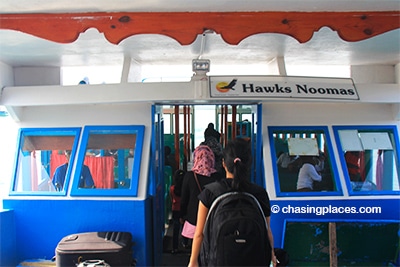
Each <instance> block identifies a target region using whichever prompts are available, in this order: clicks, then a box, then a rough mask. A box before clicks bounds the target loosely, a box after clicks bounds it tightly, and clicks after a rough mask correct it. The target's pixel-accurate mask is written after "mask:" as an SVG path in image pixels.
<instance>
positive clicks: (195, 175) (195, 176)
mask: <svg viewBox="0 0 400 267" xmlns="http://www.w3.org/2000/svg"><path fill="white" fill-rule="evenodd" d="M193 175H194V179H195V180H196V183H197V186H198V187H199V190H200V193H201V191H202V190H201V186H200V183H199V179H197V174H196V173H195V172H193Z"/></svg>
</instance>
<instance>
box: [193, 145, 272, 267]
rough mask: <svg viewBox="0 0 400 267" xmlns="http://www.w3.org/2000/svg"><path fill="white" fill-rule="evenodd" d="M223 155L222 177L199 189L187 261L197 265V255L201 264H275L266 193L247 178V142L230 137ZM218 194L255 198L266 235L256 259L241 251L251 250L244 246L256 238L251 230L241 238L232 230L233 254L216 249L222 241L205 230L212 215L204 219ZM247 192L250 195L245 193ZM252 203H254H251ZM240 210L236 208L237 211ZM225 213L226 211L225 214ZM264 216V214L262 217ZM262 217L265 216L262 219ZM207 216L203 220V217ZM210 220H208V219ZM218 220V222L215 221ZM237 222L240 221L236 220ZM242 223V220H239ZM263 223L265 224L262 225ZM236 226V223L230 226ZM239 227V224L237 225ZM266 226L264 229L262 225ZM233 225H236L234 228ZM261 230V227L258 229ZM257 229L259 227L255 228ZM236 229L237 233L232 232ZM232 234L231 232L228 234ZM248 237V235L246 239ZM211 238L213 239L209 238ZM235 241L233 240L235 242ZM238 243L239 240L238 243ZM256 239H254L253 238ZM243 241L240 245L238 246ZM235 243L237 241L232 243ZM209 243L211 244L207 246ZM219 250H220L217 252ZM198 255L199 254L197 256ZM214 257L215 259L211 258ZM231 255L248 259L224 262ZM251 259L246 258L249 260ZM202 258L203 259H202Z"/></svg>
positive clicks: (248, 151)
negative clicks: (223, 175) (192, 235)
mask: <svg viewBox="0 0 400 267" xmlns="http://www.w3.org/2000/svg"><path fill="white" fill-rule="evenodd" d="M223 154H224V158H223V163H222V164H223V167H224V168H225V171H226V179H222V180H220V181H217V182H215V183H211V184H209V185H207V186H205V188H204V190H203V191H202V192H201V193H200V195H199V196H198V198H199V200H200V201H199V207H198V214H197V224H196V226H197V227H196V231H195V234H194V239H193V244H192V253H191V256H190V261H189V265H188V266H189V267H197V266H199V258H201V259H202V262H201V265H202V266H216V265H218V263H220V264H221V263H223V264H224V265H229V264H232V265H241V264H243V265H245V266H250V265H258V266H260V265H265V266H269V264H270V262H271V260H272V262H273V266H276V264H277V262H276V257H275V254H274V249H273V248H274V246H273V244H274V241H273V236H272V232H271V228H270V203H269V197H268V194H267V192H266V191H265V189H264V188H262V187H260V186H258V185H256V184H253V183H251V182H250V181H249V173H250V168H251V160H252V159H251V148H250V145H249V142H248V141H246V140H244V139H241V138H238V139H235V140H233V141H230V142H228V144H227V145H226V147H225V149H224V153H223ZM227 192H239V193H233V194H225V193H227ZM222 195H224V196H225V195H235V196H236V195H240V196H243V195H244V197H246V198H250V199H254V198H255V199H256V200H257V201H254V202H255V203H257V202H258V203H259V205H258V204H257V206H258V208H260V206H261V209H262V212H260V213H261V214H263V215H262V216H260V214H259V215H258V216H260V217H261V219H260V220H262V222H261V223H260V224H264V230H265V231H264V233H265V235H266V239H267V240H266V242H265V244H263V248H265V250H263V251H262V252H261V254H263V255H261V256H259V257H258V258H259V259H260V260H259V262H254V260H253V259H252V258H251V257H248V254H244V253H247V252H249V253H250V254H251V253H253V251H249V250H248V249H247V250H246V248H249V247H246V246H247V245H248V244H245V243H251V240H252V238H253V237H254V238H258V236H260V235H261V233H259V234H255V235H254V234H251V236H246V237H244V238H242V236H241V234H243V233H239V231H238V230H235V231H234V232H235V233H234V234H237V238H236V237H235V236H233V239H235V238H236V240H234V241H233V243H237V244H239V247H236V248H233V251H234V250H235V249H236V250H237V253H236V255H232V254H229V253H230V252H227V251H222V252H216V250H218V249H219V248H220V247H221V245H222V243H224V242H225V241H219V240H218V242H216V240H215V239H216V238H217V236H219V235H217V234H214V233H211V234H209V233H208V231H210V230H209V229H208V226H209V224H211V223H212V220H213V216H210V218H208V219H207V215H208V214H209V212H210V215H211V213H212V212H211V209H212V208H214V207H212V205H213V203H214V201H215V202H219V201H220V199H221V198H223V197H220V196H222ZM249 195H251V196H249ZM218 197H220V198H218ZM253 204H254V203H253ZM239 213H240V212H239ZM227 216H229V214H227ZM264 216H265V217H264ZM264 218H265V219H264ZM206 220H207V221H206ZM209 221H210V222H209ZM218 223H219V222H218ZM238 224H240V223H238ZM242 224H243V223H242ZM265 225H267V227H265ZM205 227H206V231H205V232H206V233H207V234H206V236H205V235H204V233H203V231H204V228H205ZM232 227H236V226H231V228H232ZM238 227H239V226H238ZM216 228H221V227H219V226H218V227H216ZM265 228H266V229H265ZM234 229H236V228H234ZM238 229H239V228H238ZM261 230H263V229H261ZM258 231H260V230H258ZM236 232H237V233H236ZM231 236H232V234H231ZM226 238H227V239H229V238H231V237H230V236H227V237H226ZM247 238H248V239H247ZM213 239H214V240H213ZM235 241H236V242H235ZM213 242H214V244H215V245H214V246H209V245H210V243H213ZM227 242H228V243H226V244H225V243H224V249H226V250H228V249H231V248H230V247H229V246H230V243H229V241H227ZM240 243H242V244H240ZM254 243H256V242H254ZM242 245H244V247H240V246H242ZM250 245H251V246H250V247H251V248H256V249H257V248H258V247H257V246H258V245H259V244H258V241H257V244H250ZM264 245H265V246H264ZM234 246H237V245H234ZM210 247H211V248H210ZM221 253H222V254H221ZM199 256H201V257H199ZM215 258H217V259H215ZM232 259H245V260H248V261H249V262H247V263H239V262H231V263H227V262H229V261H232ZM252 260H253V262H250V261H252ZM203 261H206V262H203Z"/></svg>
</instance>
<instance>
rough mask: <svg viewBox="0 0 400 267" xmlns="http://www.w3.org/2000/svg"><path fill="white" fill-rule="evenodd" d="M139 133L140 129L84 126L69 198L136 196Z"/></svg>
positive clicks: (138, 165)
mask: <svg viewBox="0 0 400 267" xmlns="http://www.w3.org/2000/svg"><path fill="white" fill-rule="evenodd" d="M143 131H144V127H140V126H87V127H85V129H84V133H83V135H82V145H81V149H80V150H79V155H78V158H77V167H76V170H75V173H74V176H73V177H74V182H73V188H72V192H71V195H134V194H136V190H137V185H138V179H139V173H140V172H139V170H140V158H141V151H142V150H141V149H142V143H143ZM89 189H94V190H89ZM113 191H114V192H115V193H112V192H113ZM133 191H135V192H133Z"/></svg>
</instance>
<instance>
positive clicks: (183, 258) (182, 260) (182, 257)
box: [162, 226, 190, 267]
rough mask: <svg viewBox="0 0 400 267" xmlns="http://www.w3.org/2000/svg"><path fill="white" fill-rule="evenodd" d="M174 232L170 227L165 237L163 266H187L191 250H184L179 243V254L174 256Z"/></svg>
mask: <svg viewBox="0 0 400 267" xmlns="http://www.w3.org/2000/svg"><path fill="white" fill-rule="evenodd" d="M172 231H173V230H172V226H171V227H168V229H167V232H166V235H165V236H164V240H163V241H164V242H163V243H164V244H163V246H164V252H163V257H162V266H175V267H178V266H187V265H188V263H189V258H190V248H184V247H183V246H182V245H181V242H179V248H178V253H174V254H172V253H171V251H172Z"/></svg>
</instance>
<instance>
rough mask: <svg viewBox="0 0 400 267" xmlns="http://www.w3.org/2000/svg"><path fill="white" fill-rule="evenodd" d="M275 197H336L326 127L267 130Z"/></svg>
mask: <svg viewBox="0 0 400 267" xmlns="http://www.w3.org/2000/svg"><path fill="white" fill-rule="evenodd" d="M268 129H269V137H270V143H271V154H272V160H273V162H275V164H274V165H273V168H274V177H275V184H276V188H277V196H299V195H300V196H309V195H313V196H315V195H339V194H341V187H340V183H339V180H338V174H337V170H336V168H335V166H334V165H333V164H332V162H333V156H332V154H333V153H332V145H331V142H330V138H329V134H328V129H327V128H326V127H321V126H317V127H311V126H308V127H269V128H268Z"/></svg>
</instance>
